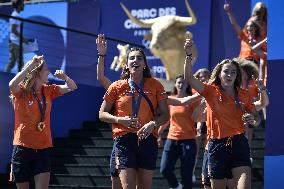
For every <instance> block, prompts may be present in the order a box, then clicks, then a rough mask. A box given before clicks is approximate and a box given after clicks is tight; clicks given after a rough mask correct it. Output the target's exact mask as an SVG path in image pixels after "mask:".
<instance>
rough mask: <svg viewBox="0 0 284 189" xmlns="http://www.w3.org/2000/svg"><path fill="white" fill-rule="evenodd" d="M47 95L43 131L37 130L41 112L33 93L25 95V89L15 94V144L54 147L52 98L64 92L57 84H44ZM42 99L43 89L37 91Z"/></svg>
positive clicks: (31, 146)
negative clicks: (51, 122)
mask: <svg viewBox="0 0 284 189" xmlns="http://www.w3.org/2000/svg"><path fill="white" fill-rule="evenodd" d="M43 89H44V94H45V97H46V111H45V116H44V123H45V128H44V130H43V131H42V132H39V131H38V130H37V125H38V123H39V122H40V118H41V114H40V109H39V105H38V102H37V100H36V98H35V97H34V95H33V93H32V92H30V94H28V95H27V96H26V97H24V96H23V95H22V94H23V91H22V90H20V91H19V92H17V93H15V94H13V95H14V110H15V129H14V141H13V145H21V146H24V147H27V148H32V149H44V148H48V147H52V138H51V132H50V111H51V105H52V100H53V99H54V98H56V97H58V96H61V95H62V94H61V93H60V91H59V87H58V86H57V85H43ZM36 92H37V95H38V97H39V99H40V101H42V95H41V90H39V91H36Z"/></svg>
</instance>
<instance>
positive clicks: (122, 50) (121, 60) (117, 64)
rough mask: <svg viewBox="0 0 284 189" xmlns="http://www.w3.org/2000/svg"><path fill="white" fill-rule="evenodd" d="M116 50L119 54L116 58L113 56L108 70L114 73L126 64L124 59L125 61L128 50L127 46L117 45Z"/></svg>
mask: <svg viewBox="0 0 284 189" xmlns="http://www.w3.org/2000/svg"><path fill="white" fill-rule="evenodd" d="M117 49H118V52H119V55H118V56H115V57H114V58H113V61H112V64H111V66H110V69H112V70H114V71H116V72H117V71H119V70H120V68H123V67H124V66H125V64H126V59H127V52H128V49H129V44H126V45H121V44H118V45H117Z"/></svg>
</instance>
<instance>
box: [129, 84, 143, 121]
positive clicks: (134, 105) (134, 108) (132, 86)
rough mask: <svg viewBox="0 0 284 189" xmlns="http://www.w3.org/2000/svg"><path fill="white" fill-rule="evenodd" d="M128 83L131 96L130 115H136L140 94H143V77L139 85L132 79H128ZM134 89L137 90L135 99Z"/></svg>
mask: <svg viewBox="0 0 284 189" xmlns="http://www.w3.org/2000/svg"><path fill="white" fill-rule="evenodd" d="M128 84H129V87H130V90H131V97H132V116H133V117H138V113H139V108H140V104H141V98H142V94H144V91H143V90H144V79H143V80H142V81H141V84H140V87H139V86H138V85H137V84H136V83H134V81H133V80H131V79H129V80H128ZM135 90H137V92H138V98H137V101H136V100H135Z"/></svg>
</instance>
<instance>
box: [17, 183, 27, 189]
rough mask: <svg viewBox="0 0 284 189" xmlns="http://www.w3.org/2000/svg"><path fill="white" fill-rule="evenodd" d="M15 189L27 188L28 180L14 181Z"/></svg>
mask: <svg viewBox="0 0 284 189" xmlns="http://www.w3.org/2000/svg"><path fill="white" fill-rule="evenodd" d="M16 186H17V189H29V182H22V183H16Z"/></svg>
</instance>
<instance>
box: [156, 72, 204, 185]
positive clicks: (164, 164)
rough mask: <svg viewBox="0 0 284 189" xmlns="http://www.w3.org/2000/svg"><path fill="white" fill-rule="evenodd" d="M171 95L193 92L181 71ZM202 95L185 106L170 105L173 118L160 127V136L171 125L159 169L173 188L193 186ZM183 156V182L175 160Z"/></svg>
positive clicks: (181, 158)
mask: <svg viewBox="0 0 284 189" xmlns="http://www.w3.org/2000/svg"><path fill="white" fill-rule="evenodd" d="M172 95H173V96H174V97H176V98H184V97H186V96H189V95H192V92H191V87H190V86H189V85H187V84H186V82H185V80H184V76H183V75H178V76H177V77H176V80H175V85H174V88H173V91H172ZM199 100H200V97H198V96H196V102H193V103H189V104H187V105H183V106H172V105H169V112H170V121H169V123H167V124H165V125H163V126H161V127H160V128H159V131H158V133H159V136H161V134H162V133H163V131H164V130H165V129H166V128H167V127H168V126H170V128H169V133H168V137H167V140H166V143H165V146H164V151H163V155H162V160H161V168H160V172H161V173H162V175H163V176H164V177H165V178H166V180H167V181H168V184H169V186H170V188H176V189H182V188H184V189H191V188H192V175H193V168H194V165H195V159H196V152H197V149H196V128H195V122H197V121H198V120H197V118H198V117H197V114H195V113H194V111H195V110H196V107H197V106H198V105H199V104H200V101H199ZM178 159H180V172H181V183H178V180H177V178H176V176H175V173H174V170H175V164H176V162H177V160H178Z"/></svg>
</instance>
